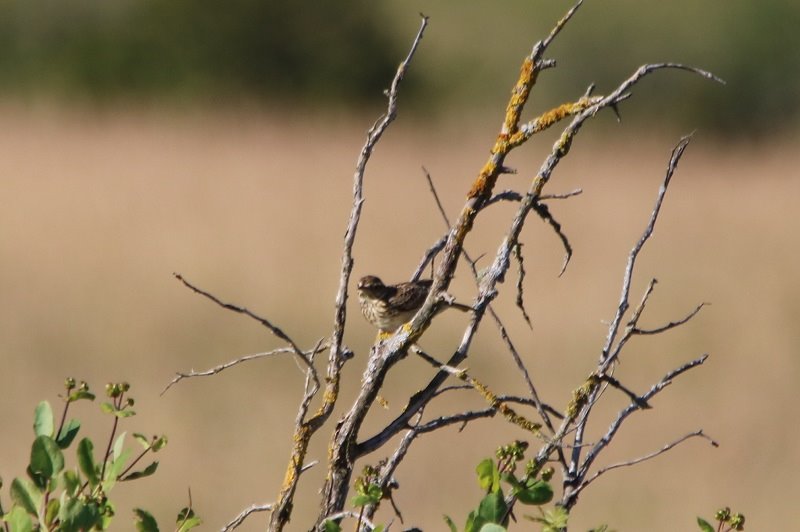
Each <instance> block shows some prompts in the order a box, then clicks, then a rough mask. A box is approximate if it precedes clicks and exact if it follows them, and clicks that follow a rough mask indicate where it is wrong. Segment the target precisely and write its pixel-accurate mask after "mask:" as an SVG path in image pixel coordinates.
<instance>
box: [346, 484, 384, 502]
mask: <svg viewBox="0 0 800 532" xmlns="http://www.w3.org/2000/svg"><path fill="white" fill-rule="evenodd" d="M382 497H383V491H382V490H381V487H380V486H378V485H377V484H370V485H369V486H367V492H366V493H361V494H359V495H356V496H355V497H353V498H352V500H351V501H350V504H352V505H353V506H356V507H360V506H366V505H368V504H378V503H379V502H380V500H381V498H382Z"/></svg>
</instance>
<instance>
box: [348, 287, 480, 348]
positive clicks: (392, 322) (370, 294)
mask: <svg viewBox="0 0 800 532" xmlns="http://www.w3.org/2000/svg"><path fill="white" fill-rule="evenodd" d="M432 284H433V280H431V279H420V280H417V281H409V282H405V283H398V284H394V285H386V284H384V283H383V281H381V280H380V279H379V278H378V277H375V276H374V275H366V276H364V277H362V278H361V279H359V281H358V301H359V303H360V304H361V313H362V314H363V315H364V318H366V320H367V321H368V322H369V323H371V324H372V325H373V326H375V327H376V328H377V329H378V330H379V331H380V332H379V336H380V335H381V334H391V333H393V332H394V331H396V330H397V329H398V327H400V326H401V325H403V324H404V323H406V322H408V321H409V320H411V318H413V317H414V315H415V314H416V313H417V311H418V310H419V309H420V308H421V307H422V304H423V303H425V299H426V298H427V297H428V292H429V291H430V289H431V285H432ZM445 301H446V304H447V306H450V307H453V308H457V309H458V310H461V311H462V312H467V311H470V310H472V307H469V306H467V305H463V304H461V303H455V302H453V301H447V299H445Z"/></svg>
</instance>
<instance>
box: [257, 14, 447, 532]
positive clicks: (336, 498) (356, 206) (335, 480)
mask: <svg viewBox="0 0 800 532" xmlns="http://www.w3.org/2000/svg"><path fill="white" fill-rule="evenodd" d="M421 16H422V20H421V22H420V27H419V30H418V31H417V34H416V36H415V37H414V40H413V41H412V43H411V48H410V50H409V52H408V54H407V55H406V57H405V59H404V60H403V61H402V62H401V63H400V66H399V67H398V68H397V72H396V73H395V76H394V79H393V80H392V84H391V87H390V88H389V91H388V94H387V96H388V100H389V101H388V104H387V108H386V114H385V115H384V116H382V117H381V118H379V119H378V120H377V121H376V122H375V124H374V125H373V126H372V128H370V130H369V132H368V133H367V140H366V142H365V144H364V146H363V148H362V149H361V153H360V154H359V157H358V161H357V163H356V171H355V173H354V175H353V207H352V210H351V213H350V218H349V220H348V223H347V229H346V230H345V237H344V249H343V252H342V269H341V273H340V277H339V289H338V291H337V295H336V310H335V317H334V328H333V334H332V336H331V349H330V353H329V356H328V372H327V379H326V382H327V386H326V389H325V393H324V398H325V399H324V401H323V404H322V406H321V407H320V410H319V411H318V413H317V414H316V415H315V416H314V419H313V420H312V421H314V425H313V428H312V429H311V432H314V431H316V428H318V426H320V425H321V424H322V423H323V422H324V421H325V420H327V419H328V417H329V416H330V415H331V412H333V407H334V405H335V403H336V399H337V397H338V392H339V377H340V373H341V368H342V366H343V364H344V359H343V357H342V350H341V348H342V339H343V337H344V326H345V320H346V316H347V310H346V307H347V288H348V285H349V282H350V275H351V273H352V270H353V256H352V249H353V243H354V242H355V237H356V231H357V229H358V224H359V221H360V219H361V208H362V205H363V203H364V195H363V190H362V189H363V181H364V172H365V170H366V166H367V162H368V161H369V159H370V157H371V155H372V152H373V150H374V148H375V146H376V144H377V143H378V141H379V140H380V139H381V137H382V136H383V133H384V132H385V131H386V129H387V128H388V127H389V124H391V123H392V122H393V121H394V119H395V117H396V116H397V101H398V100H397V99H398V94H399V88H400V83H401V82H402V81H403V78H404V77H405V73H406V70H407V69H408V66H409V65H410V64H411V60H412V59H413V58H414V55H415V53H416V51H417V47H418V46H419V43H420V41H421V40H422V36H423V35H424V33H425V28H426V27H427V25H428V17H426V16H424V15H421ZM437 293H438V292H437ZM309 437H310V434H309ZM334 438H336V435H334ZM307 445H308V442H307V439H306V443H305V448H307ZM331 445H334V443H333V442H331ZM293 459H294V458H293ZM290 467H291V464H290ZM331 467H332V469H331V470H329V475H328V479H327V481H326V483H325V486H324V487H323V490H322V491H323V503H322V514H323V515H324V514H327V513H328V511H329V510H328V509H337V508H338V509H341V508H342V507H343V503H344V493H345V492H346V489H347V483H348V481H349V478H350V474H351V472H352V471H345V470H344V469H343V468H338V467H334V465H333V464H331ZM290 512H291V497H290V498H289V499H288V500H287V501H286V505H285V506H284V512H283V514H284V515H283V517H282V518H281V520H280V522H277V521H275V520H274V519H273V521H275V522H274V523H270V527H271V529H274V530H278V531H279V530H281V529H282V528H283V526H284V525H285V524H286V523H287V522H288V520H289V514H290ZM321 521H322V516H321V517H320V522H321Z"/></svg>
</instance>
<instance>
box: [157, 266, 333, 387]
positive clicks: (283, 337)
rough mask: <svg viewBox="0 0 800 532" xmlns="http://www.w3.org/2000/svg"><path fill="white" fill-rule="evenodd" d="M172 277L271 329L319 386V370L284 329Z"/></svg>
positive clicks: (194, 290)
mask: <svg viewBox="0 0 800 532" xmlns="http://www.w3.org/2000/svg"><path fill="white" fill-rule="evenodd" d="M172 275H174V276H175V278H176V279H177V280H179V281H180V282H181V283H183V285H184V286H186V287H187V288H189V289H190V290H191V291H193V292H194V293H196V294H200V295H201V296H203V297H205V298H207V299H210V300H211V301H213V302H214V303H216V304H217V305H219V306H220V307H222V308H224V309H226V310H230V311H233V312H236V313H238V314H243V315H245V316H247V317H249V318H252V319H254V320H256V321H257V322H258V323H260V324H261V325H263V326H264V327H266V328H267V329H269V331H270V332H271V333H272V334H274V335H275V336H277V337H278V338H280V339H281V340H283V341H285V342H286V343H288V344H289V345H290V346H291V347H292V352H293V353H294V354H295V355H296V356H297V358H298V359H299V360H300V361H301V362H302V363H303V364H305V365H306V367H307V368H308V369H309V370H310V371H311V373H312V375H313V376H314V380H315V381H316V382H317V384H319V378H318V377H317V370H316V369H315V368H314V365H313V364H312V363H311V361H310V360H309V359H308V356H307V355H305V354H304V353H303V351H301V350H300V348H299V347H297V344H296V343H295V342H294V340H292V339H291V338H289V336H288V335H287V334H286V333H285V332H283V330H282V329H280V328H279V327H277V326H276V325H273V324H272V323H271V322H270V321H269V320H268V319H266V318H262V317H261V316H259V315H257V314H255V313H253V312H251V311H250V310H248V309H246V308H244V307H240V306H237V305H234V304H232V303H225V302H224V301H222V300H220V299H219V298H218V297H217V296H215V295H213V294H211V293H210V292H206V291H205V290H202V289H200V288H198V287H197V286H195V285H193V284H192V283H190V282H189V281H187V280H186V279H185V278H184V277H183V276H182V275H181V274H179V273H173V274H172Z"/></svg>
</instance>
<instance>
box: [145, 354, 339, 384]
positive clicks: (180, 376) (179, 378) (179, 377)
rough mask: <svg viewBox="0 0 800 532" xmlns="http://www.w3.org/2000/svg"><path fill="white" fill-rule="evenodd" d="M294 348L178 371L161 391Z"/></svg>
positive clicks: (309, 355)
mask: <svg viewBox="0 0 800 532" xmlns="http://www.w3.org/2000/svg"><path fill="white" fill-rule="evenodd" d="M325 348H327V345H322V346H320V347H319V349H318V350H317V352H319V351H322V350H323V349H325ZM294 352H295V351H294V349H292V348H290V347H279V348H278V349H273V350H272V351H267V352H265V353H252V354H250V355H244V356H242V357H239V358H237V359H236V360H229V361H228V362H225V363H223V364H220V365H218V366H214V367H213V368H210V369H207V370H204V371H195V370H190V371H189V372H188V373H176V374H175V378H173V379H172V380H171V381H170V382H169V384H167V386H166V387H165V388H164V389H163V390H162V391H161V394H160V395H164V394H165V393H166V392H167V390H169V389H170V388H172V386H173V385H175V384H177V383H178V382H180V381H182V380H183V379H189V378H192V377H209V376H211V375H216V374H217V373H221V372H223V371H225V370H226V369H228V368H232V367H233V366H236V365H239V364H242V363H244V362H249V361H250V360H257V359H259V358H266V357H271V356H275V355H282V354H285V353H294ZM314 354H315V353H314V352H312V351H304V352H303V356H304V357H312V356H313V355H314Z"/></svg>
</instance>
